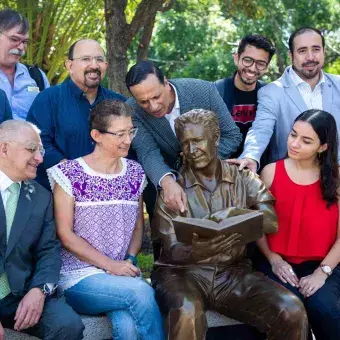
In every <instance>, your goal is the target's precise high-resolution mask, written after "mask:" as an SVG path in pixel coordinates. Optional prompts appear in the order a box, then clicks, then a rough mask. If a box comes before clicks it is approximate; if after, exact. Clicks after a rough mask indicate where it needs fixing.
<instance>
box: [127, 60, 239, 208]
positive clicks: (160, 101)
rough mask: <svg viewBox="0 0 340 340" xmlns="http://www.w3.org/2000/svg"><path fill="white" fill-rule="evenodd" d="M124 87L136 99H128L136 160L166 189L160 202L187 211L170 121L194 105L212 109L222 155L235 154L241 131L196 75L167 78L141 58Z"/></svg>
mask: <svg viewBox="0 0 340 340" xmlns="http://www.w3.org/2000/svg"><path fill="white" fill-rule="evenodd" d="M126 86H127V88H128V89H129V91H130V92H131V94H132V95H133V97H134V98H131V99H129V100H128V104H130V105H131V106H132V107H133V109H134V115H133V123H134V125H135V126H136V127H138V133H137V135H136V137H135V138H134V139H133V141H132V147H133V148H134V149H135V150H136V153H137V157H138V161H139V162H140V163H141V164H142V166H143V168H144V170H145V172H146V174H147V176H148V177H149V179H150V180H151V182H152V183H153V184H154V186H155V187H157V186H160V187H162V189H163V191H164V201H165V203H166V204H167V206H168V207H169V208H170V209H172V210H175V211H182V212H183V211H184V210H185V209H186V195H185V193H184V191H183V189H182V188H181V187H180V186H179V185H178V184H177V183H176V175H175V174H176V170H178V169H179V166H180V164H181V157H180V154H181V148H180V144H179V142H178V140H177V138H176V135H175V132H174V121H175V119H176V118H177V117H178V116H180V115H181V114H183V113H185V112H187V111H190V110H192V109H206V110H211V111H214V112H215V113H216V115H217V117H218V121H219V125H220V129H221V138H220V141H219V148H218V151H219V156H220V158H221V159H226V158H228V157H230V155H231V154H232V153H234V152H235V151H236V150H237V148H238V146H239V144H240V143H241V140H242V135H241V133H240V131H239V129H238V127H237V126H236V125H235V123H234V121H233V120H232V117H231V115H230V113H229V111H228V109H227V106H226V105H225V103H224V102H223V100H222V98H221V97H220V95H219V94H218V91H217V90H216V88H215V85H214V84H212V83H210V82H207V81H203V80H197V79H174V80H169V81H168V80H167V79H166V77H165V76H164V75H163V73H162V71H161V70H160V69H159V68H158V67H156V66H155V65H154V64H153V63H151V62H150V61H140V62H138V63H137V64H136V65H134V66H133V67H132V68H131V69H130V70H129V72H128V74H127V75H126Z"/></svg>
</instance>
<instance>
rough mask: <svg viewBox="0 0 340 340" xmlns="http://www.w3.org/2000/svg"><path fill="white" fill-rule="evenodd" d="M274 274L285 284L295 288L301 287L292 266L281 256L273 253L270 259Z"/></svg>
mask: <svg viewBox="0 0 340 340" xmlns="http://www.w3.org/2000/svg"><path fill="white" fill-rule="evenodd" d="M269 261H270V264H271V265H272V271H273V273H274V274H275V275H276V276H277V277H278V278H279V279H280V280H281V281H282V282H284V283H287V282H288V283H289V284H290V285H291V286H293V287H299V280H298V278H297V276H296V274H295V273H294V270H293V268H292V266H291V265H290V264H289V263H288V262H286V261H285V260H284V259H283V258H282V257H281V256H280V255H279V254H276V253H273V254H272V255H271V257H270V260H269Z"/></svg>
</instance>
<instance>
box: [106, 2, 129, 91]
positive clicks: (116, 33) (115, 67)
mask: <svg viewBox="0 0 340 340" xmlns="http://www.w3.org/2000/svg"><path fill="white" fill-rule="evenodd" d="M125 7H126V1H124V0H123V1H121V0H105V21H106V46H107V60H108V64H109V67H108V69H107V75H108V78H109V87H110V89H112V90H113V91H116V92H119V93H121V94H123V95H127V94H128V91H127V89H126V87H125V75H126V70H127V66H128V60H127V55H126V52H127V48H128V46H129V43H130V38H129V36H128V31H129V25H128V24H127V22H126V18H125V13H124V10H125Z"/></svg>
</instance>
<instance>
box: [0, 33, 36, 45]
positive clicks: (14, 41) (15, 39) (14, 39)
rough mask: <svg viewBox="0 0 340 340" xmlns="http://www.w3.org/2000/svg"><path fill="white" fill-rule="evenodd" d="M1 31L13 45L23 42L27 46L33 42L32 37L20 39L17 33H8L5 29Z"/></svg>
mask: <svg viewBox="0 0 340 340" xmlns="http://www.w3.org/2000/svg"><path fill="white" fill-rule="evenodd" d="M0 33H1V34H3V35H4V36H6V37H7V38H8V40H9V42H10V44H11V45H12V46H19V45H20V44H21V43H23V44H24V45H25V46H28V45H29V44H30V43H31V40H30V39H20V38H19V37H16V36H15V35H8V34H6V33H4V32H3V31H0Z"/></svg>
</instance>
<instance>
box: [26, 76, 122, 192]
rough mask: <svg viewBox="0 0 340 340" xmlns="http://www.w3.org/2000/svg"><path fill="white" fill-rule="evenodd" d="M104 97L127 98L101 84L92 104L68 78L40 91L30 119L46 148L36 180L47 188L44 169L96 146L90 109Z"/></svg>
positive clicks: (82, 154)
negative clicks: (93, 140)
mask: <svg viewBox="0 0 340 340" xmlns="http://www.w3.org/2000/svg"><path fill="white" fill-rule="evenodd" d="M104 99H114V100H120V101H125V98H124V97H123V96H122V95H120V94H118V93H116V92H113V91H110V90H108V89H105V88H103V87H101V86H99V87H98V93H97V98H96V100H95V101H94V103H93V104H90V103H89V101H88V100H87V98H86V96H85V94H84V93H83V91H82V90H81V89H80V88H79V87H78V86H77V85H76V84H75V83H74V82H73V81H72V80H71V79H67V80H65V81H64V82H63V83H61V84H59V85H56V86H52V87H50V88H49V89H46V90H44V91H43V92H41V93H40V94H39V96H38V97H37V98H36V100H35V101H34V103H33V104H32V106H31V109H30V110H29V112H28V115H27V121H29V122H32V123H33V124H35V125H36V126H37V127H38V128H39V129H40V130H41V140H42V143H43V146H44V148H45V150H46V153H45V156H44V162H43V164H42V166H39V168H38V175H37V177H36V180H37V181H38V182H39V183H40V184H42V185H43V186H44V187H45V188H48V189H49V183H48V181H47V177H46V173H45V169H48V168H50V167H51V166H53V165H55V164H57V163H59V162H60V161H61V160H62V159H64V158H66V159H75V158H78V157H82V156H85V155H87V154H89V153H91V152H92V151H93V150H94V143H93V142H92V140H91V137H90V125H89V115H90V111H91V109H92V108H93V107H94V106H95V105H96V104H98V103H99V102H101V101H102V100H104Z"/></svg>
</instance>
